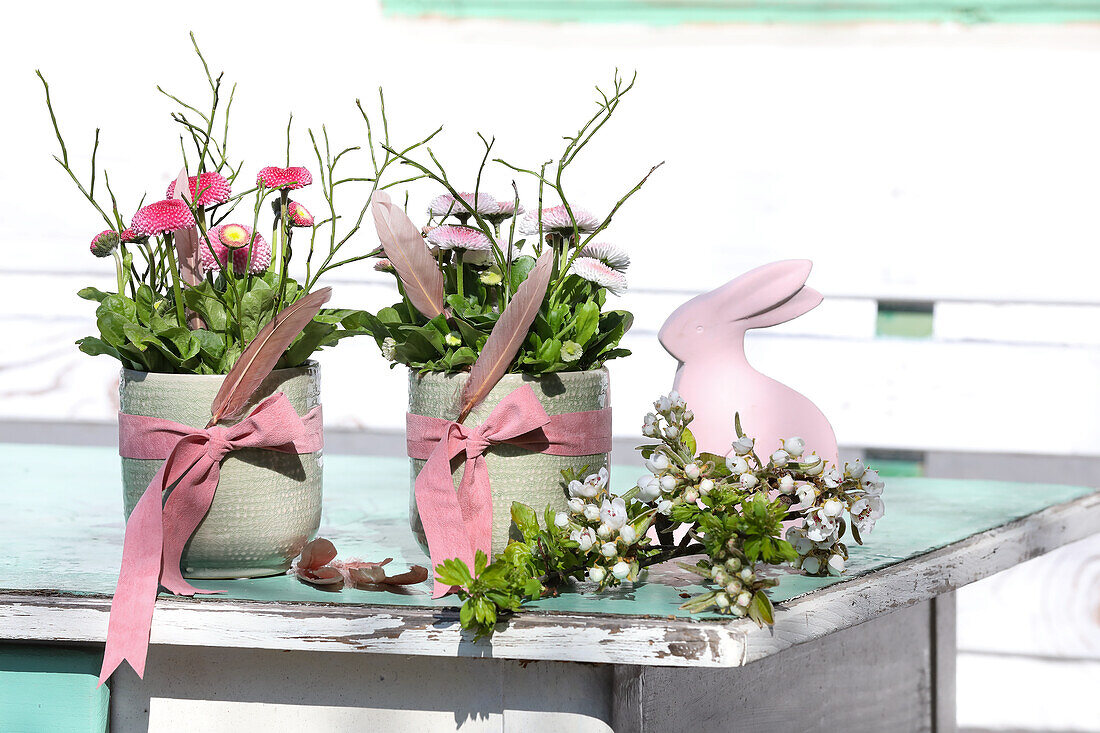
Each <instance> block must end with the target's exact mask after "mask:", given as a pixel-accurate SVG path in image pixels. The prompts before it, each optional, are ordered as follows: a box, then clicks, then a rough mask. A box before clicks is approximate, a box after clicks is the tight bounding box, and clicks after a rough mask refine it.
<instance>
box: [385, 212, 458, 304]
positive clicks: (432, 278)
mask: <svg viewBox="0 0 1100 733" xmlns="http://www.w3.org/2000/svg"><path fill="white" fill-rule="evenodd" d="M371 211H372V212H373V214H374V227H375V229H376V230H377V231H378V238H379V239H380V240H381V241H382V249H383V250H384V251H385V253H386V258H387V259H389V261H390V262H391V263H392V264H393V267H394V269H395V270H397V276H398V277H399V278H401V283H402V285H404V286H405V295H406V296H408V298H409V301H410V302H411V303H412V304H413V307H415V308H416V309H417V310H418V311H420V312H421V313H423V314H424V316H425V317H427V318H435V317H436V316H438V315H439V314H440V313H442V312H443V307H444V305H445V304H446V303H445V301H444V299H443V297H444V296H443V273H442V272H440V271H439V265H438V264H437V263H436V261H435V258H433V257H432V253H431V252H430V251H428V246H427V245H426V244H424V238H423V237H422V236H421V235H420V230H419V229H417V228H416V225H415V224H413V223H412V221H411V220H410V219H409V217H408V216H406V215H405V212H404V211H402V210H401V209H400V208H398V207H397V206H394V204H393V201H391V200H390V197H389V195H387V194H386V193H384V192H382V191H376V192H375V194H374V197H373V199H372V203H371Z"/></svg>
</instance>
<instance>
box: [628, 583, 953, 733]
mask: <svg viewBox="0 0 1100 733" xmlns="http://www.w3.org/2000/svg"><path fill="white" fill-rule="evenodd" d="M613 684H614V687H615V699H614V704H613V709H612V725H613V727H614V729H615V730H616V731H621V732H622V733H626V732H627V731H633V732H637V733H659V732H660V733H663V732H664V731H673V730H705V731H714V732H718V731H729V732H730V733H757V732H758V731H760V732H765V731H766V732H767V733H775V732H776V731H805V732H807V733H810V732H812V731H822V732H826V731H828V732H830V733H832V732H835V731H837V730H843V731H845V733H881V732H882V731H891V732H892V733H902V732H903V731H929V732H930V733H954V731H955V596H954V594H953V593H948V594H945V595H942V596H939V597H938V598H935V599H933V600H931V601H927V602H925V603H920V604H917V605H914V606H910V607H908V608H902V609H899V610H897V611H894V612H892V613H889V614H886V615H884V616H881V617H878V618H876V619H874V620H872V621H868V622H866V623H864V624H861V625H859V626H855V627H852V628H848V629H844V630H843V631H839V632H837V633H835V634H831V635H829V636H825V637H823V638H821V639H818V640H815V641H811V642H807V643H804V644H799V645H797V646H794V647H791V648H789V649H787V650H785V651H782V652H780V653H778V654H776V655H774V656H771V657H768V658H767V659H763V660H761V661H757V662H753V663H751V664H749V665H747V666H745V667H737V668H732V669H677V668H675V667H641V666H623V667H617V668H616V670H615V676H614V680H613Z"/></svg>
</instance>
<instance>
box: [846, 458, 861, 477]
mask: <svg viewBox="0 0 1100 733" xmlns="http://www.w3.org/2000/svg"><path fill="white" fill-rule="evenodd" d="M866 470H867V469H866V467H864V465H863V461H861V460H859V459H858V458H857V459H856V460H854V461H852V462H851V463H845V464H844V475H845V476H848V477H850V478H862V477H863V474H864V472H865V471H866Z"/></svg>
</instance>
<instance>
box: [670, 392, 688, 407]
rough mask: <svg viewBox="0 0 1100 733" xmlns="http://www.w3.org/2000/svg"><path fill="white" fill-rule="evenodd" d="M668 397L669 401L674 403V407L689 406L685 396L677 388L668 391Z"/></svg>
mask: <svg viewBox="0 0 1100 733" xmlns="http://www.w3.org/2000/svg"><path fill="white" fill-rule="evenodd" d="M668 399H669V402H671V403H672V406H673V407H686V406H687V403H686V402H684V398H683V397H681V396H680V393H679V392H677V391H676V390H672V391H671V392H669V393H668Z"/></svg>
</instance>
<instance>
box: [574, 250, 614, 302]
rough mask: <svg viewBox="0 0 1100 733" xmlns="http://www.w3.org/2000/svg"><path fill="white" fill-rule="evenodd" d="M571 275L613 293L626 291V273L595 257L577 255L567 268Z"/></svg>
mask: <svg viewBox="0 0 1100 733" xmlns="http://www.w3.org/2000/svg"><path fill="white" fill-rule="evenodd" d="M569 273H570V274H571V275H576V276H577V277H579V278H582V279H584V280H587V281H588V282H591V283H595V284H597V285H599V286H600V287H601V288H607V289H608V290H609V291H611V293H612V294H613V295H622V294H623V293H625V292H626V275H624V274H622V273H621V272H618V271H616V270H613V269H611V268H610V267H608V266H607V265H605V264H604V263H602V262H600V261H599V260H597V259H596V258H595V257H578V258H577V259H575V260H573V265H572V267H570V268H569Z"/></svg>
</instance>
